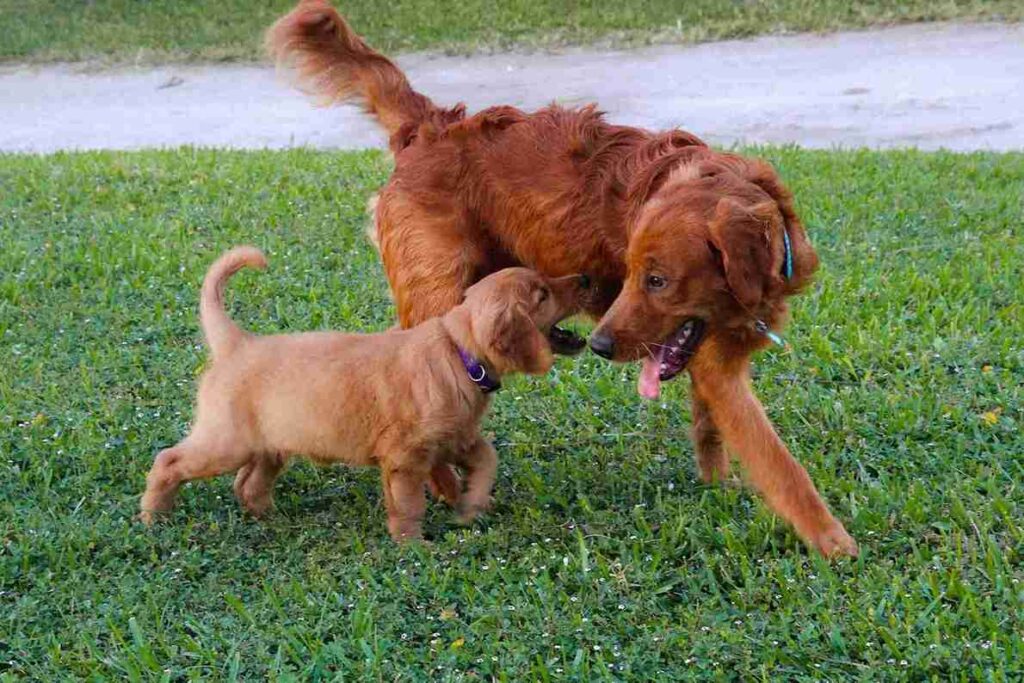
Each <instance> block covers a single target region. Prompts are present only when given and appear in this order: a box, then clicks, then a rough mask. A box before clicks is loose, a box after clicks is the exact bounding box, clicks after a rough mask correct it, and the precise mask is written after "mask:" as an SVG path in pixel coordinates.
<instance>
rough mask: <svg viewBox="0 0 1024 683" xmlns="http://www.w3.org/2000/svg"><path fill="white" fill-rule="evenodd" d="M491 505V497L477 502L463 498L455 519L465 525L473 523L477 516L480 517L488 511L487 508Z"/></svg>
mask: <svg viewBox="0 0 1024 683" xmlns="http://www.w3.org/2000/svg"><path fill="white" fill-rule="evenodd" d="M490 507H491V501H490V499H488V500H486V501H484V502H483V503H476V504H473V503H469V502H467V501H465V500H463V501H462V502H461V503H459V506H458V508H457V510H458V515H457V516H456V517H455V521H456V522H458V523H459V524H461V525H463V526H468V525H470V524H472V523H473V521H474V520H476V518H477V517H479V516H480V515H481V514H483V513H484V512H487V509H488V508H490Z"/></svg>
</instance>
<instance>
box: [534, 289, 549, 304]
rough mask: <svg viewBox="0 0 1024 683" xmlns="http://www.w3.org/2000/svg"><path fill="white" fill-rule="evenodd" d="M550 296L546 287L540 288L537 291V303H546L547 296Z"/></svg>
mask: <svg viewBox="0 0 1024 683" xmlns="http://www.w3.org/2000/svg"><path fill="white" fill-rule="evenodd" d="M550 294H551V292H549V291H548V288H547V287H541V288H540V289H539V290H537V303H539V304H542V303H544V302H545V301H547V300H548V296H550Z"/></svg>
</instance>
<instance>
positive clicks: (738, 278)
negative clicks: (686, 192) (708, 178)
mask: <svg viewBox="0 0 1024 683" xmlns="http://www.w3.org/2000/svg"><path fill="white" fill-rule="evenodd" d="M780 221H781V217H780V215H779V209H778V206H776V204H775V202H772V201H764V202H761V203H759V204H755V205H753V206H743V205H742V204H740V203H739V202H737V201H736V200H734V199H730V198H728V197H725V198H723V199H721V200H719V202H718V205H717V206H716V207H715V215H714V217H713V218H712V219H711V223H710V225H709V227H710V232H711V244H712V245H713V246H714V247H715V249H717V250H718V251H719V252H720V253H721V254H722V266H723V267H724V269H725V281H726V282H727V283H728V285H729V289H730V290H732V293H733V295H735V297H736V299H737V300H738V301H739V302H740V303H741V304H743V305H744V306H746V307H747V308H753V307H755V306H757V305H758V304H760V303H761V301H762V299H763V298H764V295H765V290H766V289H767V287H768V285H769V284H770V283H771V282H772V278H774V277H777V274H778V273H779V271H780V269H781V266H782V252H781V250H776V249H773V248H772V239H773V236H777V235H781V223H780ZM776 251H778V252H779V253H778V254H776V253H775V252H776Z"/></svg>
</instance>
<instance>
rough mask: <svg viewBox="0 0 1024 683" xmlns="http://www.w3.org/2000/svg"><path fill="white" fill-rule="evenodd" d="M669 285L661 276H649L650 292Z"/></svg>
mask: <svg viewBox="0 0 1024 683" xmlns="http://www.w3.org/2000/svg"><path fill="white" fill-rule="evenodd" d="M667 284H668V281H667V280H666V279H665V278H663V277H662V276H660V275H648V276H647V289H649V290H652V291H653V290H656V289H662V288H664V287H665V285H667Z"/></svg>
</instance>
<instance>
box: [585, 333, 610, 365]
mask: <svg viewBox="0 0 1024 683" xmlns="http://www.w3.org/2000/svg"><path fill="white" fill-rule="evenodd" d="M590 350H591V351H593V352H594V353H596V354H597V355H599V356H601V358H608V359H611V357H612V355H614V353H615V341H614V340H612V338H611V337H610V336H609V335H607V334H602V333H600V332H595V333H594V334H592V335H590Z"/></svg>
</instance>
